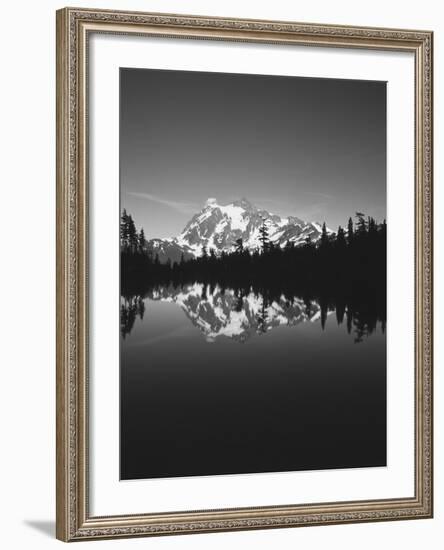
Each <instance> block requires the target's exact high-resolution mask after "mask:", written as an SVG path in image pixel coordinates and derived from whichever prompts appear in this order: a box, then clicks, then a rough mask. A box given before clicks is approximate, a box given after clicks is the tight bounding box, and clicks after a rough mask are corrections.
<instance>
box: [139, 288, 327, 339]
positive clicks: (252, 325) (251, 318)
mask: <svg viewBox="0 0 444 550" xmlns="http://www.w3.org/2000/svg"><path fill="white" fill-rule="evenodd" d="M147 297H148V298H149V299H150V300H156V301H157V300H158V301H163V302H174V303H176V304H178V305H179V306H180V307H181V308H182V310H183V311H184V313H185V315H186V316H187V317H188V319H190V321H191V322H192V323H193V324H194V325H195V326H196V327H198V328H199V329H200V331H201V332H202V333H203V335H204V336H205V338H206V340H207V341H208V342H214V341H215V340H216V339H217V338H219V337H227V338H231V339H233V340H236V341H238V342H245V341H246V340H247V339H249V338H251V337H252V336H253V335H255V334H264V333H266V332H268V331H270V330H272V329H273V328H276V327H279V326H294V325H297V324H299V323H302V322H305V321H315V320H319V319H320V317H321V315H320V307H319V305H318V304H317V303H316V302H312V303H311V304H309V305H307V304H306V303H305V302H304V301H303V300H302V299H301V298H296V297H290V298H287V297H286V296H285V295H284V294H282V295H281V296H280V298H279V299H278V300H273V301H268V302H267V300H265V299H264V297H263V296H262V295H260V294H259V295H258V294H255V293H254V292H249V293H248V294H245V295H242V294H236V292H235V291H234V290H232V289H224V290H222V289H221V288H220V287H218V286H215V287H213V288H210V287H209V286H207V285H203V284H200V283H195V284H192V285H186V286H184V287H183V288H173V287H161V288H160V289H156V290H153V291H151V293H149V294H148V296H147Z"/></svg>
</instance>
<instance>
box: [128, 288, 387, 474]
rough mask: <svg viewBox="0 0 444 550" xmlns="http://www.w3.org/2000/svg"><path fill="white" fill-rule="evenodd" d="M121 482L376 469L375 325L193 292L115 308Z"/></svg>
mask: <svg viewBox="0 0 444 550" xmlns="http://www.w3.org/2000/svg"><path fill="white" fill-rule="evenodd" d="M121 333H122V334H121V457H120V458H121V479H140V478H157V477H174V476H192V475H216V474H235V473H255V472H273V471H293V470H312V469H326V468H353V467H370V466H384V465H386V337H385V331H384V326H383V325H381V323H380V322H379V321H378V322H377V321H375V320H374V319H366V318H365V316H364V317H363V316H362V315H360V316H359V315H357V314H355V315H354V316H353V315H352V314H351V313H350V312H347V311H346V310H345V311H344V310H343V309H342V308H339V307H338V308H337V309H336V308H334V307H331V306H330V307H326V306H325V305H323V307H322V308H321V307H320V305H319V304H318V303H317V302H315V301H311V302H309V301H307V300H306V301H304V300H303V299H302V298H299V297H296V296H285V295H284V294H282V295H281V296H278V297H276V296H274V297H273V298H269V297H266V296H264V295H263V294H261V293H253V292H249V293H239V291H235V290H232V289H221V288H219V287H217V286H213V287H209V286H205V285H202V284H194V285H184V286H182V287H173V286H169V287H158V288H156V289H151V290H149V291H147V292H146V293H145V294H144V295H143V296H127V297H125V298H122V299H121Z"/></svg>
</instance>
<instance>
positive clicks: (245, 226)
mask: <svg viewBox="0 0 444 550" xmlns="http://www.w3.org/2000/svg"><path fill="white" fill-rule="evenodd" d="M264 222H265V225H266V227H267V229H268V235H269V239H270V241H271V242H272V243H273V244H275V245H277V246H280V247H284V246H285V245H286V244H287V242H291V243H294V245H295V246H299V245H301V244H304V243H305V242H306V239H307V237H310V238H311V240H312V241H314V242H315V241H317V240H318V239H319V237H320V236H321V232H322V227H321V224H319V223H317V222H304V221H302V220H301V219H299V218H296V217H295V216H289V217H288V218H281V217H280V216H278V215H276V214H271V213H270V212H268V211H267V210H263V209H259V208H257V207H256V206H254V205H253V204H251V203H250V202H249V201H248V200H247V199H245V198H243V199H240V200H238V201H235V202H232V203H230V204H227V205H220V204H218V203H217V201H216V199H208V200H207V202H206V204H205V207H204V208H203V209H202V210H201V211H200V212H198V213H197V214H195V215H194V216H193V217H192V218H191V220H190V221H189V222H188V223H187V224H186V226H185V228H184V229H183V231H182V233H180V235H178V236H177V237H175V238H172V239H151V240H150V241H148V242H147V245H148V248H149V249H151V250H152V251H153V252H154V253H157V254H159V259H160V261H166V260H167V259H168V258H170V259H171V261H173V262H174V261H178V260H179V259H180V257H181V255H182V253H183V254H184V257H185V259H188V258H191V257H197V256H200V255H201V254H202V250H203V248H204V247H205V248H206V249H207V251H210V250H212V249H213V250H215V252H216V253H220V252H222V251H226V252H231V251H232V250H233V249H234V244H235V242H236V240H237V239H242V241H243V246H244V247H245V248H248V249H249V250H251V251H254V250H257V249H260V248H261V242H260V240H259V237H260V233H259V229H260V227H261V226H262V224H263V223H264ZM328 231H329V233H330V232H331V231H330V230H328Z"/></svg>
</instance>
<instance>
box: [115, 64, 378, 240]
mask: <svg viewBox="0 0 444 550" xmlns="http://www.w3.org/2000/svg"><path fill="white" fill-rule="evenodd" d="M120 192H121V208H122V209H123V208H126V210H127V212H128V213H130V214H131V215H132V217H133V219H134V221H135V223H136V226H137V227H138V228H140V227H143V228H144V230H145V235H146V237H147V238H154V237H159V238H165V237H174V236H176V235H178V234H179V233H180V232H181V231H182V229H183V228H184V227H185V225H186V223H187V222H188V221H189V219H190V218H191V217H192V216H193V215H194V214H195V213H197V212H199V211H200V210H201V209H202V208H203V206H204V205H205V203H206V201H207V199H208V198H210V197H211V198H216V199H217V201H218V203H220V204H227V203H229V202H232V201H234V200H236V199H240V198H242V197H245V198H247V199H248V200H249V201H250V202H252V203H253V204H255V205H256V206H258V207H260V208H264V209H266V210H268V211H269V212H272V213H274V214H279V215H281V216H288V215H293V216H297V217H298V218H301V219H303V220H305V221H319V222H324V221H325V222H326V223H327V226H328V227H329V228H331V229H333V230H337V228H338V225H342V226H345V225H346V223H347V220H348V218H349V217H350V216H354V214H355V212H357V211H359V212H363V213H365V214H366V215H369V216H373V217H375V218H376V219H377V220H378V221H382V220H383V219H384V218H385V217H386V83H385V82H374V81H362V80H361V81H358V80H338V79H318V78H300V77H288V76H266V75H245V74H224V73H203V72H191V71H164V70H151V69H121V70H120Z"/></svg>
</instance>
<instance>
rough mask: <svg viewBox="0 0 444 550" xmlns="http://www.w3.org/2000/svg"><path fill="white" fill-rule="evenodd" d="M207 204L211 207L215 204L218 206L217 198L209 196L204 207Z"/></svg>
mask: <svg viewBox="0 0 444 550" xmlns="http://www.w3.org/2000/svg"><path fill="white" fill-rule="evenodd" d="M208 206H209V207H211V208H215V207H216V206H218V204H217V199H215V198H214V197H209V198H208V199H207V200H206V202H205V207H208Z"/></svg>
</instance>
